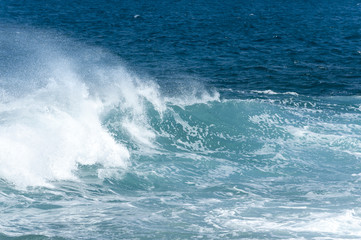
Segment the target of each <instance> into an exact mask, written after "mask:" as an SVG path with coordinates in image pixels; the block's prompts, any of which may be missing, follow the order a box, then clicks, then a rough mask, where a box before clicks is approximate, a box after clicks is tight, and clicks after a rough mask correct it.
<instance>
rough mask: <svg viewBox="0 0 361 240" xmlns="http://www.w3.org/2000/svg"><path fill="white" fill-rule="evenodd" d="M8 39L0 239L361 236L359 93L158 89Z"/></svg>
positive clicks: (34, 40)
mask: <svg viewBox="0 0 361 240" xmlns="http://www.w3.org/2000/svg"><path fill="white" fill-rule="evenodd" d="M0 43H1V51H0V59H1V64H2V65H1V69H0V73H1V75H0V179H1V180H0V213H1V218H0V233H1V234H0V238H1V239H195V238H201V239H219V238H226V239H232V238H233V239H240V238H249V239H271V238H272V239H330V238H332V239H358V238H360V237H361V208H360V205H359V199H360V197H361V191H360V190H361V188H360V186H361V185H360V180H361V167H360V166H361V164H360V157H361V114H360V112H361V98H360V97H359V96H307V95H305V94H300V93H297V91H283V92H282V91H273V90H259V89H254V90H249V91H248V90H235V89H232V88H228V87H223V88H216V87H209V86H205V85H203V84H201V83H196V82H194V81H191V82H192V84H189V83H184V84H181V83H179V84H174V85H172V86H169V85H167V84H164V85H162V84H160V83H159V82H157V81H156V79H151V77H149V76H147V75H145V74H144V75H143V74H136V73H134V72H133V71H131V70H130V69H129V68H128V67H126V63H124V62H122V61H121V60H120V59H119V58H118V57H117V56H115V55H114V54H112V53H110V52H108V51H106V50H105V49H104V48H100V47H95V46H89V45H85V44H82V43H79V42H76V41H73V40H70V39H69V38H66V37H64V36H62V35H59V34H57V33H54V32H46V31H40V30H38V29H32V28H31V29H29V27H19V26H2V29H1V34H0ZM18 237H19V238H18Z"/></svg>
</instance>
